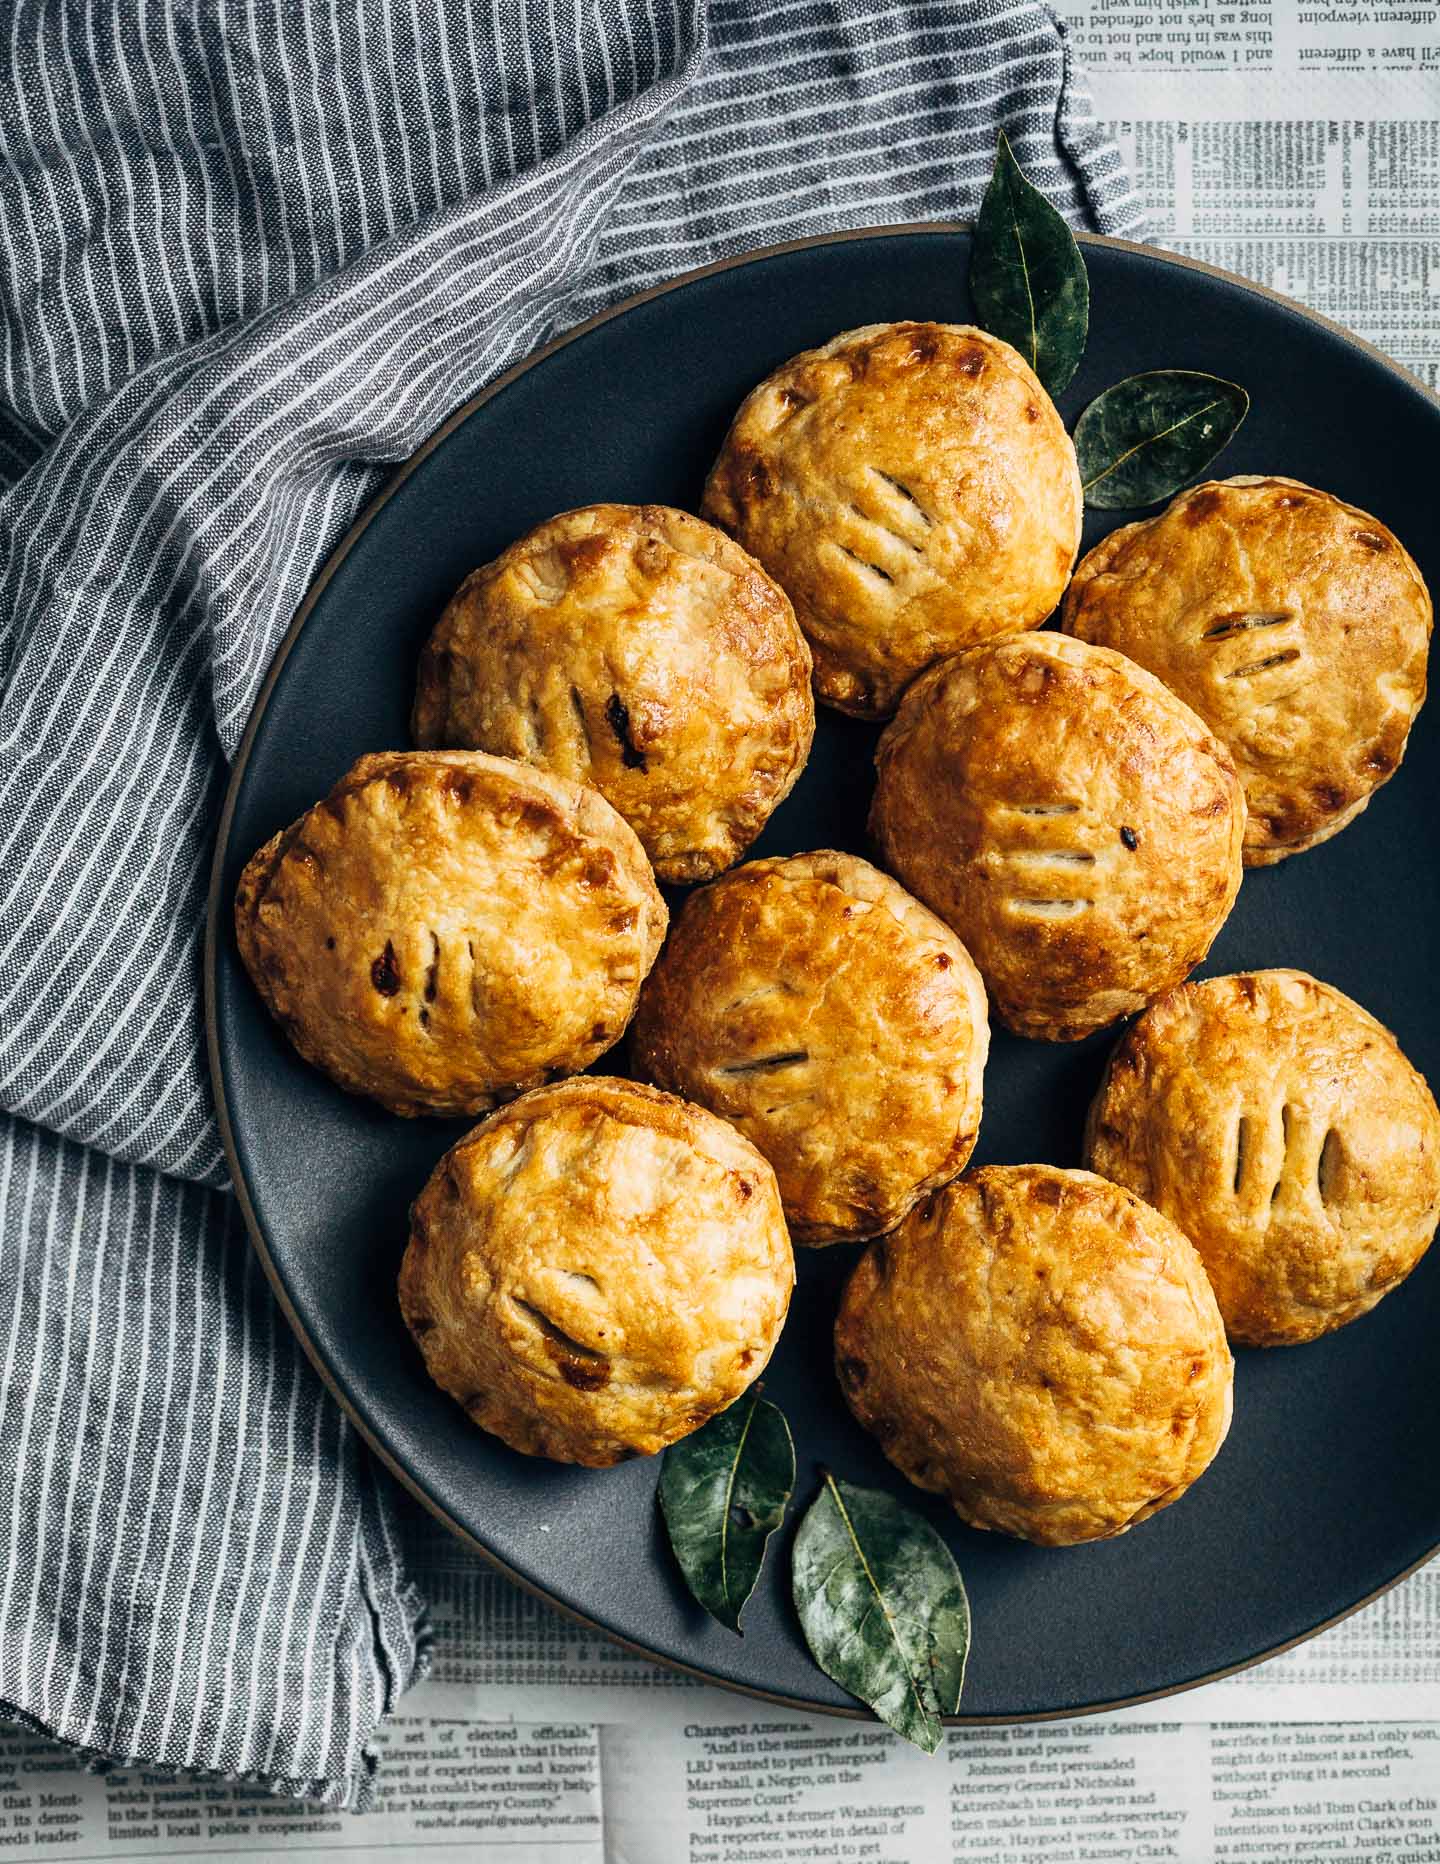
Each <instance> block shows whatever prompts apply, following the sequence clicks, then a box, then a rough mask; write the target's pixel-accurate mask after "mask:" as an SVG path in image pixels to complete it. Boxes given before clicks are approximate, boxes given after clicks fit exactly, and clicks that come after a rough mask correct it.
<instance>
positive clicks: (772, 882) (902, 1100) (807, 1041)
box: [631, 851, 990, 1243]
mask: <svg viewBox="0 0 1440 1864" xmlns="http://www.w3.org/2000/svg"><path fill="white" fill-rule="evenodd" d="M989 1041H990V1032H989V1026H988V1023H987V1021H986V1013H985V990H984V986H983V985H982V984H981V982H980V977H979V973H978V972H977V971H976V969H975V967H974V965H973V964H972V963H971V962H970V956H969V953H968V952H967V951H966V950H965V947H964V946H963V945H962V944H961V943H960V941H959V939H957V938H956V937H955V934H954V933H953V932H951V931H950V929H949V927H948V926H945V925H943V924H942V923H941V922H940V920H938V919H937V918H936V917H935V915H934V914H933V913H931V912H928V911H927V910H926V909H925V907H923V906H922V905H921V904H920V903H919V901H918V900H913V899H911V897H910V895H909V894H908V893H906V892H905V890H904V889H903V888H902V887H899V886H897V885H896V883H895V882H894V881H893V880H891V879H890V877H889V876H888V875H887V874H882V873H881V872H880V870H879V869H878V868H875V867H871V865H870V864H869V862H868V861H860V860H856V859H855V857H854V856H853V855H848V854H835V853H832V852H829V851H825V852H822V853H819V854H801V855H796V856H795V857H794V858H793V859H790V860H771V861H750V862H748V863H747V864H746V865H745V866H744V867H740V868H737V869H736V870H735V872H734V873H733V874H727V875H726V876H725V877H724V878H723V879H721V880H717V881H716V882H715V883H714V884H713V885H712V886H709V887H704V888H701V889H700V890H699V891H698V892H696V893H692V894H691V895H690V898H689V899H688V900H687V901H686V902H685V907H684V910H683V911H682V912H681V914H680V916H679V918H678V919H677V921H676V923H675V927H674V930H673V932H672V933H671V935H670V938H669V940H668V941H667V942H666V946H665V950H664V952H663V953H662V954H661V957H660V960H659V962H658V963H657V965H656V967H655V969H654V971H652V972H651V974H650V977H649V979H648V981H647V983H646V986H645V988H644V990H643V991H642V992H641V995H640V1008H639V1010H638V1011H637V1012H636V1017H635V1023H634V1025H633V1028H632V1033H631V1052H632V1055H633V1057H634V1060H635V1063H636V1065H637V1066H638V1068H639V1069H640V1071H641V1072H642V1073H643V1074H645V1075H647V1076H648V1077H649V1078H650V1079H651V1080H653V1081H655V1082H657V1083H658V1084H659V1085H660V1086H661V1087H665V1088H669V1089H670V1090H671V1091H672V1092H673V1093H677V1094H684V1095H685V1097H686V1098H687V1099H689V1100H696V1101H699V1102H700V1104H701V1105H702V1106H706V1107H709V1108H710V1109H711V1111H712V1112H714V1113H718V1114H721V1115H723V1117H724V1118H725V1119H727V1120H729V1121H731V1122H732V1124H734V1125H735V1126H738V1127H739V1129H740V1131H741V1132H742V1133H744V1134H745V1135H746V1136H747V1137H748V1138H750V1139H752V1140H754V1142H755V1144H756V1145H757V1146H758V1147H759V1148H760V1150H761V1151H762V1152H763V1153H764V1154H765V1156H766V1158H767V1159H769V1161H770V1163H771V1164H772V1165H773V1166H774V1167H775V1174H776V1176H777V1178H778V1179H779V1181H780V1195H781V1197H782V1198H783V1199H784V1203H785V1216H786V1219H787V1221H788V1223H789V1225H790V1231H791V1234H792V1236H793V1237H794V1238H795V1240H796V1241H797V1242H801V1243H833V1242H845V1241H850V1240H853V1239H855V1238H858V1237H864V1236H874V1235H877V1234H878V1233H879V1232H880V1231H881V1230H888V1229H889V1228H891V1227H892V1225H894V1224H896V1223H898V1222H899V1221H900V1219H901V1217H903V1216H904V1215H905V1213H906V1211H907V1210H909V1209H910V1207H911V1206H912V1205H913V1204H914V1203H916V1202H917V1201H918V1199H919V1198H921V1197H922V1196H924V1194H925V1193H926V1192H927V1191H933V1190H934V1189H935V1188H936V1186H938V1185H941V1184H944V1183H945V1182H946V1180H947V1179H950V1178H953V1177H954V1176H955V1174H956V1172H958V1171H959V1170H961V1168H962V1167H963V1166H964V1164H965V1161H966V1159H967V1158H969V1156H970V1152H971V1149H972V1147H973V1146H974V1144H975V1134H976V1131H977V1129H978V1127H979V1124H980V1085H981V1077H982V1075H983V1073H984V1068H985V1056H986V1051H987V1049H988V1047H989Z"/></svg>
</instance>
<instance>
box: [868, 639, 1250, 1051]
mask: <svg viewBox="0 0 1440 1864" xmlns="http://www.w3.org/2000/svg"><path fill="white" fill-rule="evenodd" d="M876 763H877V765H878V768H879V784H878V786H877V789H876V792H875V801H874V805H873V807H872V810H871V817H870V828H871V833H872V834H873V835H874V837H875V839H876V842H877V843H878V845H879V848H880V850H881V853H882V857H883V859H884V861H885V864H886V866H887V867H888V868H889V869H890V870H891V872H892V873H894V874H895V875H897V876H898V878H899V879H900V880H901V881H902V882H903V884H904V885H905V886H907V887H908V888H909V889H910V891H911V892H912V893H914V894H916V895H917V896H918V897H919V898H920V899H922V900H923V901H924V902H925V903H926V905H927V906H929V907H931V908H932V909H933V910H934V911H935V912H937V913H938V914H939V915H940V917H941V918H942V919H944V920H945V921H946V923H947V924H948V925H950V926H952V927H953V928H954V930H955V932H956V933H957V934H958V935H959V937H960V938H961V939H962V940H963V941H964V943H965V945H966V947H967V949H968V950H969V952H970V954H971V956H972V957H973V958H974V960H975V962H976V964H977V965H978V966H979V969H980V974H981V976H982V977H983V978H984V979H985V984H986V988H987V989H988V991H989V993H990V1007H991V1012H992V1014H993V1015H994V1016H995V1017H996V1018H997V1020H999V1021H1000V1022H1002V1023H1004V1024H1005V1025H1006V1027H1007V1028H1010V1029H1013V1030H1015V1031H1017V1032H1018V1033H1019V1034H1021V1035H1027V1036H1040V1037H1045V1038H1047V1039H1049V1040H1052V1041H1072V1040H1075V1039H1077V1038H1079V1037H1081V1036H1086V1035H1089V1034H1090V1033H1091V1032H1092V1031H1093V1030H1095V1029H1100V1028H1103V1027H1104V1026H1105V1025H1106V1024H1107V1023H1112V1022H1114V1021H1115V1020H1116V1019H1117V1018H1118V1017H1121V1016H1127V1015H1129V1014H1131V1013H1132V1012H1133V1011H1135V1010H1138V1009H1141V1008H1143V1007H1144V1005H1145V1004H1146V1003H1148V1002H1150V1000H1151V999H1152V998H1154V997H1157V996H1159V995H1160V993H1161V992H1162V991H1165V990H1168V989H1169V988H1170V987H1171V986H1172V985H1173V984H1176V983H1178V982H1179V981H1180V979H1181V978H1183V977H1184V976H1185V975H1186V974H1187V972H1189V971H1190V970H1192V969H1193V968H1194V966H1195V965H1197V964H1198V963H1199V962H1200V960H1201V959H1202V958H1203V957H1204V956H1205V954H1206V952H1207V951H1208V950H1209V949H1210V944H1211V941H1212V940H1213V939H1214V937H1215V934H1216V933H1217V932H1218V931H1219V930H1220V927H1221V925H1222V924H1223V923H1224V921H1225V918H1226V915H1227V914H1228V913H1229V911H1230V908H1231V906H1232V905H1233V904H1234V901H1235V895H1236V892H1237V891H1238V889H1239V886H1240V875H1241V859H1240V849H1241V841H1242V838H1243V835H1244V830H1245V798H1244V794H1243V792H1242V790H1241V788H1240V782H1239V779H1238V777H1237V776H1236V774H1235V766H1234V764H1233V762H1232V761H1231V758H1230V754H1229V752H1228V751H1227V750H1226V749H1225V747H1224V746H1223V745H1222V744H1221V743H1220V742H1219V740H1218V739H1217V738H1216V737H1215V736H1214V735H1213V734H1212V733H1211V732H1210V731H1209V730H1208V729H1207V728H1206V726H1205V725H1204V724H1203V723H1202V722H1201V720H1200V719H1198V718H1197V717H1196V716H1195V714H1194V713H1193V712H1192V711H1190V709H1189V708H1188V707H1187V706H1185V705H1183V704H1182V703H1181V702H1180V701H1179V700H1178V699H1177V698H1176V697H1175V696H1174V694H1172V693H1170V692H1169V691H1167V690H1166V688H1165V687H1164V686H1162V685H1161V684H1160V682H1159V681H1158V680H1157V679H1155V678H1154V677H1153V676H1152V675H1151V674H1149V673H1146V672H1144V671H1143V670H1142V669H1141V668H1139V667H1137V666H1135V665H1133V663H1131V662H1130V661H1128V660H1126V659H1124V658H1123V656H1121V655H1120V654H1115V653H1111V652H1110V651H1109V650H1108V649H1106V648H1100V647H1091V646H1089V645H1087V644H1086V643H1084V642H1082V641H1073V640H1070V639H1069V638H1068V637H1067V636H1065V635H1060V634H1052V633H1044V634H1033V633H1032V634H1019V635H1012V636H1010V637H1009V638H1007V639H1005V640H1002V641H996V642H990V643H987V644H986V645H985V646H983V647H977V648H972V649H971V650H970V651H969V652H968V653H965V654H961V655H959V656H957V657H956V658H955V659H954V660H949V661H945V662H943V663H942V664H941V665H940V666H938V667H934V668H932V669H931V671H930V672H929V673H926V674H923V675H922V676H921V677H920V678H919V679H918V680H917V681H916V682H915V684H914V685H913V686H912V687H911V688H910V690H909V692H907V693H906V695H905V699H904V702H903V704H902V705H901V707H900V710H899V712H898V713H897V714H896V716H895V719H894V720H893V722H892V723H891V724H890V726H889V727H888V728H887V730H886V732H885V734H884V736H883V737H882V738H881V740H880V748H879V750H878V752H877V754H876Z"/></svg>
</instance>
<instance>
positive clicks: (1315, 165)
mask: <svg viewBox="0 0 1440 1864" xmlns="http://www.w3.org/2000/svg"><path fill="white" fill-rule="evenodd" d="M1059 10H1060V12H1061V13H1062V14H1063V15H1064V16H1065V17H1066V18H1067V20H1068V22H1069V25H1070V29H1071V35H1072V39H1073V41H1074V43H1075V47H1076V50H1077V53H1078V55H1079V57H1080V58H1081V59H1082V60H1083V61H1084V63H1085V64H1086V65H1087V66H1088V67H1089V70H1090V74H1091V79H1092V83H1093V87H1094V92H1095V103H1096V109H1097V111H1098V113H1099V115H1100V117H1101V119H1102V120H1103V121H1105V122H1106V123H1107V125H1108V127H1109V129H1110V131H1111V133H1112V134H1113V135H1114V136H1115V138H1116V140H1117V141H1118V142H1119V144H1120V146H1121V148H1122V149H1123V150H1124V152H1125V156H1126V159H1127V161H1128V162H1129V164H1130V169H1131V173H1132V174H1133V176H1134V177H1135V185H1136V188H1137V191H1138V192H1139V194H1140V197H1141V199H1142V200H1143V202H1144V204H1145V207H1146V210H1147V213H1148V215H1149V220H1150V229H1151V235H1152V237H1153V239H1154V240H1155V242H1156V243H1157V244H1158V245H1161V246H1165V247H1168V248H1169V249H1170V250H1171V251H1173V252H1178V253H1183V254H1185V255H1186V256H1187V257H1190V258H1195V259H1201V260H1204V261H1205V262H1206V263H1207V264H1210V265H1218V266H1223V267H1225V268H1226V269H1227V270H1229V271H1232V272H1239V273H1241V274H1243V275H1244V276H1245V277H1246V278H1253V279H1255V280H1256V281H1257V283H1260V284H1263V285H1269V286H1270V287H1272V289H1274V290H1276V291H1283V292H1285V293H1287V294H1288V295H1289V296H1291V297H1294V298H1298V299H1299V300H1300V301H1301V302H1302V303H1303V304H1307V305H1309V306H1310V308H1311V309H1312V310H1316V311H1319V312H1321V314H1322V315H1324V316H1326V317H1330V318H1333V319H1334V320H1335V321H1336V322H1337V323H1341V324H1344V325H1346V326H1347V327H1348V328H1349V329H1351V330H1354V331H1355V332H1356V333H1357V334H1358V335H1360V336H1362V337H1364V338H1365V339H1366V340H1367V341H1368V342H1370V343H1373V344H1374V345H1375V346H1376V347H1377V348H1379V349H1382V350H1384V351H1385V353H1386V354H1387V355H1389V356H1391V357H1393V358H1394V359H1395V360H1396V361H1397V362H1400V363H1403V364H1404V366H1405V367H1406V368H1407V369H1409V370H1410V371H1411V372H1412V374H1414V375H1417V376H1418V377H1419V378H1420V379H1421V381H1423V382H1425V383H1426V384H1427V385H1428V386H1429V387H1431V388H1434V387H1436V386H1437V385H1440V5H1409V4H1400V0H1373V4H1370V5H1349V4H1345V5H1340V4H1321V3H1320V0H1257V3H1256V4H1250V5H1232V6H1211V5H1200V6H1190V5H1184V6H1177V5H1167V6H1157V5H1147V4H1135V0H1061V5H1060V8H1059Z"/></svg>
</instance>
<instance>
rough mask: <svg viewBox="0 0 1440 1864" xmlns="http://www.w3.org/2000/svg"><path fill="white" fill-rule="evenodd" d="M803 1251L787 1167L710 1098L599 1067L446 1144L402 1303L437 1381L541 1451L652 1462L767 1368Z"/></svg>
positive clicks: (480, 1417) (526, 1446)
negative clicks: (794, 1235) (780, 1170)
mask: <svg viewBox="0 0 1440 1864" xmlns="http://www.w3.org/2000/svg"><path fill="white" fill-rule="evenodd" d="M794 1281H795V1263H794V1258H793V1257H792V1255H791V1253H790V1240H789V1238H788V1237H787V1235H786V1234H785V1220H784V1218H783V1217H782V1216H781V1214H780V1195H779V1192H778V1191H777V1190H776V1188H775V1175H774V1173H773V1172H772V1171H771V1170H770V1167H769V1166H768V1165H767V1164H766V1163H765V1161H764V1159H762V1158H761V1156H760V1154H759V1153H758V1152H757V1151H756V1150H755V1148H754V1147H753V1146H752V1145H751V1144H750V1142H749V1140H748V1139H742V1138H741V1136H740V1134H739V1133H737V1132H735V1131H734V1130H733V1129H732V1128H731V1127H729V1126H727V1125H726V1124H725V1122H724V1121H723V1120H717V1119H715V1118H714V1116H713V1115H711V1114H709V1113H706V1112H705V1111H704V1109H703V1108H700V1107H690V1106H687V1105H686V1104H685V1102H684V1101H683V1100H676V1099H674V1098H672V1097H671V1096H670V1095H669V1094H659V1093H656V1091H655V1089H654V1088H651V1087H641V1086H639V1085H638V1084H637V1083H635V1082H633V1081H617V1080H607V1079H605V1078H604V1077H603V1076H595V1075H587V1076H584V1077H581V1078H578V1079H576V1080H573V1081H564V1082H562V1083H561V1084H560V1085H559V1086H557V1087H542V1088H537V1089H536V1090H535V1091H534V1092H533V1093H530V1094H526V1095H524V1096H523V1097H522V1098H521V1099H520V1100H517V1101H514V1102H512V1103H511V1105H510V1106H508V1107H505V1108H504V1109H502V1111H501V1112H499V1113H496V1114H492V1115H491V1117H490V1118H489V1119H488V1120H484V1121H482V1122H481V1124H480V1125H479V1126H477V1127H476V1128H475V1129H474V1131H473V1132H470V1133H467V1134H466V1136H465V1137H464V1138H463V1139H462V1140H461V1141H460V1143H459V1144H458V1145H456V1146H453V1147H452V1148H451V1149H450V1151H449V1152H447V1153H446V1154H445V1156H444V1158H443V1159H441V1161H440V1163H439V1164H438V1165H437V1166H436V1167H435V1170H434V1172H433V1173H432V1174H431V1177H430V1181H429V1183H428V1184H427V1185H426V1186H425V1189H424V1190H423V1191H422V1192H421V1193H420V1196H419V1197H418V1198H417V1199H416V1201H415V1205H414V1208H413V1210H412V1211H411V1216H410V1242H409V1246H408V1247H407V1249H406V1251H405V1260H404V1262H403V1264H402V1266H401V1269H400V1306H401V1309H402V1311H403V1313H404V1316H405V1322H406V1325H407V1326H408V1327H409V1329H410V1331H411V1333H412V1334H413V1335H414V1336H415V1340H416V1342H417V1344H418V1345H419V1347H420V1350H421V1352H422V1353H423V1354H424V1356H425V1364H426V1367H427V1369H428V1370H429V1373H430V1376H431V1378H433V1379H434V1380H435V1382H436V1384H437V1385H439V1386H440V1387H441V1388H442V1389H443V1390H445V1391H447V1392H449V1393H450V1395H451V1397H452V1398H455V1399H457V1400H458V1401H459V1402H460V1404H462V1405H463V1406H464V1407H465V1409H466V1411H467V1412H469V1414H470V1416H471V1418H472V1419H473V1420H474V1422H475V1423H477V1424H478V1425H479V1426H480V1427H481V1429H482V1430H488V1431H490V1432H492V1433H493V1435H495V1436H497V1437H499V1438H501V1439H502V1440H503V1441H504V1442H505V1443H508V1444H509V1445H510V1447H511V1448H512V1449H515V1450H523V1451H524V1452H525V1453H526V1454H527V1455H529V1456H549V1457H553V1458H554V1459H555V1460H556V1461H557V1462H561V1463H586V1464H588V1465H590V1467H592V1468H596V1469H599V1468H605V1467H607V1466H608V1465H609V1464H611V1463H618V1462H620V1461H621V1459H622V1458H624V1457H627V1456H637V1455H638V1456H648V1455H650V1454H652V1453H653V1452H654V1451H656V1450H662V1449H664V1447H665V1445H666V1444H667V1443H673V1442H674V1441H675V1439H676V1438H677V1437H683V1436H685V1435H686V1434H687V1433H688V1432H690V1431H692V1430H695V1429H697V1428H698V1427H699V1426H700V1425H701V1424H703V1423H704V1422H705V1420H706V1419H707V1418H708V1417H710V1416H711V1414H712V1413H713V1412H716V1411H723V1410H724V1408H725V1406H726V1405H728V1404H731V1403H733V1402H734V1400H735V1399H736V1398H738V1397H739V1396H740V1394H741V1393H742V1392H743V1391H744V1390H745V1388H746V1387H747V1386H748V1385H750V1384H751V1383H752V1381H753V1380H755V1379H756V1378H758V1377H759V1375H760V1373H761V1371H762V1370H763V1368H764V1365H765V1362H766V1360H767V1359H769V1357H770V1354H771V1351H772V1349H773V1348H774V1345H775V1342H776V1340H777V1339H778V1338H779V1335H780V1329H781V1327H782V1325H783V1324H784V1320H785V1310H786V1308H787V1306H788V1304H789V1300H790V1290H791V1288H792V1287H793V1285H794Z"/></svg>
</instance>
